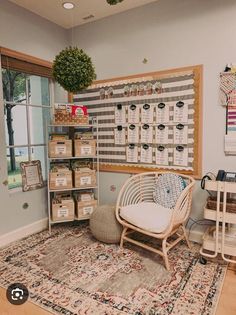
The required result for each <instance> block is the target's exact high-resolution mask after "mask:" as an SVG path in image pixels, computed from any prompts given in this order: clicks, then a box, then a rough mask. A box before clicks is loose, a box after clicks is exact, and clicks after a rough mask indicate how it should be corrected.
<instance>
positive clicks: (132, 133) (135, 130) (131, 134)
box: [128, 124, 139, 143]
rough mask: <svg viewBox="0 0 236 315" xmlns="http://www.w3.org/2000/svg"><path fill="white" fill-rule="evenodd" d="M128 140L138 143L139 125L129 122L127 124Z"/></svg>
mask: <svg viewBox="0 0 236 315" xmlns="http://www.w3.org/2000/svg"><path fill="white" fill-rule="evenodd" d="M128 142H129V143H138V142H139V126H138V125H134V124H131V125H129V126H128Z"/></svg>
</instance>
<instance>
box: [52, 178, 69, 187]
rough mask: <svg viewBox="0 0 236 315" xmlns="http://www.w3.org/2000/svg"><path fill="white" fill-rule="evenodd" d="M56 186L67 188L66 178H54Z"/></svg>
mask: <svg viewBox="0 0 236 315" xmlns="http://www.w3.org/2000/svg"><path fill="white" fill-rule="evenodd" d="M55 184H56V186H67V179H66V177H59V178H56V183H55Z"/></svg>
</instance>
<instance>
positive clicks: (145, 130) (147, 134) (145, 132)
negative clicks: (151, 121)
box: [141, 124, 153, 143]
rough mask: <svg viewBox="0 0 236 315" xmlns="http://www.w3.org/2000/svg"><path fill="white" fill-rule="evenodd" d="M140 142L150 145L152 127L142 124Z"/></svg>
mask: <svg viewBox="0 0 236 315" xmlns="http://www.w3.org/2000/svg"><path fill="white" fill-rule="evenodd" d="M141 142H142V143H152V142H153V127H152V126H150V125H148V124H144V125H142V127H141Z"/></svg>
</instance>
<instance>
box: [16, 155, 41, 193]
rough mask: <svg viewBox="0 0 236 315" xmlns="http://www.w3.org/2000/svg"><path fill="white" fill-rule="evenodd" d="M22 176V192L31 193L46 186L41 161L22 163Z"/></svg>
mask: <svg viewBox="0 0 236 315" xmlns="http://www.w3.org/2000/svg"><path fill="white" fill-rule="evenodd" d="M20 169H21V176H22V190H23V191H30V190H35V189H39V188H42V187H43V186H44V183H43V176H42V167H41V162H40V161H39V160H35V161H27V162H21V163H20Z"/></svg>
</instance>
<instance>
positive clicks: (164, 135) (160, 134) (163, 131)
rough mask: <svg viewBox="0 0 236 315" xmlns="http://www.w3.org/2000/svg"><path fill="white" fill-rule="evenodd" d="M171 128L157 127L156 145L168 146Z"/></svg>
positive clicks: (161, 125)
mask: <svg viewBox="0 0 236 315" xmlns="http://www.w3.org/2000/svg"><path fill="white" fill-rule="evenodd" d="M168 135H169V128H168V127H167V126H165V125H163V124H160V125H158V126H157V127H156V143H157V144H168V143H169V139H168Z"/></svg>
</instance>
